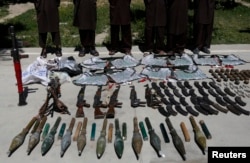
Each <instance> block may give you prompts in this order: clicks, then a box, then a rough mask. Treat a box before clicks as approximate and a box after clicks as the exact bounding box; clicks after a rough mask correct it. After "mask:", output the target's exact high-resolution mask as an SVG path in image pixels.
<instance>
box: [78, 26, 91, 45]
mask: <svg viewBox="0 0 250 163" xmlns="http://www.w3.org/2000/svg"><path fill="white" fill-rule="evenodd" d="M79 35H80V41H81V44H82V46H83V47H84V48H93V49H94V48H95V31H94V30H82V29H79Z"/></svg>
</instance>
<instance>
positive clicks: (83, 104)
mask: <svg viewBox="0 0 250 163" xmlns="http://www.w3.org/2000/svg"><path fill="white" fill-rule="evenodd" d="M85 88H86V86H85V85H84V86H82V87H81V89H80V91H79V93H78V96H77V103H76V106H77V111H76V117H84V111H83V107H87V108H89V107H90V104H88V103H86V100H84V92H85Z"/></svg>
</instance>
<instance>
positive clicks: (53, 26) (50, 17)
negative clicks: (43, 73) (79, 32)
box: [34, 0, 62, 58]
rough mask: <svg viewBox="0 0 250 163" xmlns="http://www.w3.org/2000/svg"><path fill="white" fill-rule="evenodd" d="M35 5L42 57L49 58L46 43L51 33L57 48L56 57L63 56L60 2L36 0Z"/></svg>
mask: <svg viewBox="0 0 250 163" xmlns="http://www.w3.org/2000/svg"><path fill="white" fill-rule="evenodd" d="M34 5H35V9H36V14H37V25H38V33H39V46H40V47H41V48H42V52H41V56H43V57H44V58H46V57H47V52H46V43H47V34H48V33H49V32H50V34H51V37H52V42H53V44H54V45H55V46H56V52H55V53H56V56H57V57H60V56H62V49H61V38H60V30H59V10H58V7H59V6H60V0H35V2H34Z"/></svg>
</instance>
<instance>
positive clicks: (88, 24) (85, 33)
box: [73, 0, 99, 57]
mask: <svg viewBox="0 0 250 163" xmlns="http://www.w3.org/2000/svg"><path fill="white" fill-rule="evenodd" d="M73 3H74V20H73V25H74V26H76V27H78V29H79V35H80V41H81V45H82V49H81V50H80V51H79V57H83V56H85V54H87V53H90V54H91V55H93V56H99V53H98V51H96V48H95V30H96V20H97V11H96V0H73Z"/></svg>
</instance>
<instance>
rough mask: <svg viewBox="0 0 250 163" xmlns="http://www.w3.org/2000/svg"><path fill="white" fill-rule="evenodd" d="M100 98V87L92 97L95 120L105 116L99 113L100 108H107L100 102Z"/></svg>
mask: <svg viewBox="0 0 250 163" xmlns="http://www.w3.org/2000/svg"><path fill="white" fill-rule="evenodd" d="M101 96H102V86H99V87H98V88H97V91H96V93H95V96H94V103H93V108H94V109H95V113H94V114H95V119H100V118H104V116H105V114H104V113H103V112H102V111H101V109H100V108H107V105H105V104H103V103H102V101H101Z"/></svg>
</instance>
